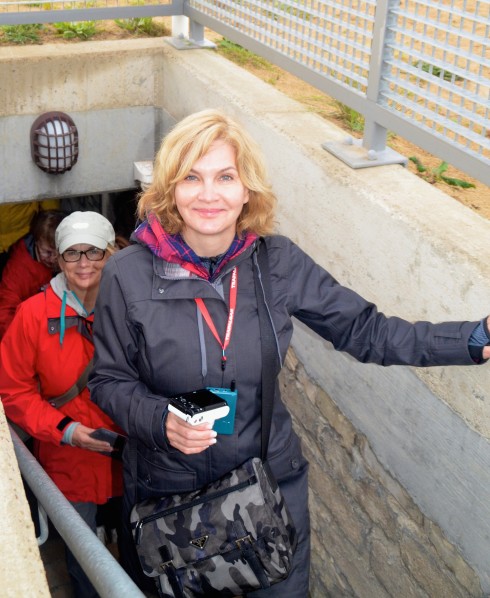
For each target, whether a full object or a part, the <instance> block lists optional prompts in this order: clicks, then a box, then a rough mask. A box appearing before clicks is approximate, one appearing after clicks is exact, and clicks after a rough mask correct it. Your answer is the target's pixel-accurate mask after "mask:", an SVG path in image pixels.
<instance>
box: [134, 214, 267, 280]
mask: <svg viewBox="0 0 490 598" xmlns="http://www.w3.org/2000/svg"><path fill="white" fill-rule="evenodd" d="M257 236H258V235H256V234H255V233H251V232H247V233H245V234H244V235H243V237H242V238H240V237H238V235H235V238H234V239H233V242H232V244H231V245H230V247H229V248H228V249H227V251H226V252H225V253H224V254H222V255H221V256H219V260H218V262H217V264H216V267H215V269H214V271H213V272H212V274H211V273H210V272H209V270H208V268H207V266H206V265H204V264H203V262H202V259H201V258H200V257H199V256H198V255H197V254H196V253H195V252H194V251H193V250H192V249H191V248H190V247H189V246H188V245H187V243H186V242H185V241H184V239H183V238H182V236H181V235H180V234H177V235H170V234H168V233H167V232H166V231H165V230H164V229H163V227H162V225H161V224H160V221H159V220H158V218H157V217H156V216H155V215H154V214H152V213H150V214H149V215H148V220H144V221H143V222H142V223H141V224H140V225H139V226H138V228H137V229H136V230H135V231H134V233H133V235H132V237H133V238H134V239H135V240H136V241H137V242H138V243H140V244H141V245H145V246H146V247H148V249H149V250H150V251H151V252H152V253H153V254H154V255H156V256H157V257H159V258H162V259H163V260H165V261H167V262H170V263H172V264H178V265H179V266H181V267H182V268H184V269H185V270H188V271H189V272H192V273H193V274H196V275H197V276H200V277H201V278H204V279H205V280H209V281H212V280H214V279H216V278H217V276H218V274H219V273H220V272H221V271H222V270H223V268H224V266H225V265H226V264H227V263H228V262H229V261H230V260H231V259H232V258H234V257H236V256H237V255H239V254H240V253H242V252H243V251H245V249H247V247H250V245H252V243H253V242H254V241H255V239H257Z"/></svg>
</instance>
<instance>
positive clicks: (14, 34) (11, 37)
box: [0, 23, 43, 44]
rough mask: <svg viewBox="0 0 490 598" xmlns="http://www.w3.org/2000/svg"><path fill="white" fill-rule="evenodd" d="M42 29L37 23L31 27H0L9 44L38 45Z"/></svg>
mask: <svg viewBox="0 0 490 598" xmlns="http://www.w3.org/2000/svg"><path fill="white" fill-rule="evenodd" d="M42 28H43V26H42V25H40V24H39V23H34V24H32V25H4V26H3V27H0V31H3V33H4V35H5V37H6V38H7V40H8V41H9V42H12V43H14V44H39V43H41V42H40V39H39V32H40V31H41V29H42Z"/></svg>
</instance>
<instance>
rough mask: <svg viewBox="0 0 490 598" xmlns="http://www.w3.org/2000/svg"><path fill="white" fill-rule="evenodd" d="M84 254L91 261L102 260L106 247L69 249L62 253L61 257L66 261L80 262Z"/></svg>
mask: <svg viewBox="0 0 490 598" xmlns="http://www.w3.org/2000/svg"><path fill="white" fill-rule="evenodd" d="M82 255H84V256H85V257H86V258H87V259H88V260H90V261H91V262H100V261H101V260H103V259H104V256H105V249H99V248H98V247H92V248H91V249H87V251H78V250H76V249H67V250H66V251H65V252H63V253H62V254H61V257H62V258H63V259H64V261H65V262H79V261H80V260H81V259H82Z"/></svg>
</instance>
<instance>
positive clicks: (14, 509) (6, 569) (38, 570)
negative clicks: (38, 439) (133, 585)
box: [0, 404, 51, 598]
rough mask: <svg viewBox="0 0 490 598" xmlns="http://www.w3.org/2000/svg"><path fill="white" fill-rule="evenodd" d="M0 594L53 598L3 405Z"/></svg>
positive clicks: (6, 597) (0, 432) (0, 428)
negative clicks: (51, 597) (40, 555)
mask: <svg viewBox="0 0 490 598" xmlns="http://www.w3.org/2000/svg"><path fill="white" fill-rule="evenodd" d="M0 472H1V473H0V496H1V497H2V498H1V500H0V521H1V525H0V580H1V590H0V594H1V595H2V596H3V597H4V598H19V596H36V598H37V597H39V598H48V597H49V596H51V594H50V592H49V588H48V582H47V580H46V574H45V572H44V568H43V564H42V562H41V559H40V557H39V549H38V547H37V541H36V535H35V531H34V525H33V523H32V519H31V513H30V511H29V507H28V505H27V501H26V498H25V493H24V488H23V486H22V480H21V477H20V473H19V469H18V467H17V461H16V460H15V453H14V448H13V446H12V440H11V438H10V432H9V430H8V427H7V423H6V420H5V414H4V412H3V407H2V406H1V404H0Z"/></svg>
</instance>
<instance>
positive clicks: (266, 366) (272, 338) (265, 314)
mask: <svg viewBox="0 0 490 598" xmlns="http://www.w3.org/2000/svg"><path fill="white" fill-rule="evenodd" d="M257 263H258V266H259V268H254V281H255V295H256V297H257V311H258V315H259V324H260V345H261V354H262V428H261V457H262V461H266V460H267V449H268V447H269V437H270V431H271V424H272V405H273V402H274V389H275V382H276V377H277V374H278V373H279V370H280V361H279V353H278V349H277V344H276V335H275V332H274V328H273V325H272V319H271V316H270V312H269V309H268V307H267V300H269V301H270V299H271V298H272V292H271V285H270V271H269V259H268V255H267V246H266V244H265V241H264V239H263V238H261V239H260V240H259V243H258V246H257Z"/></svg>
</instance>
